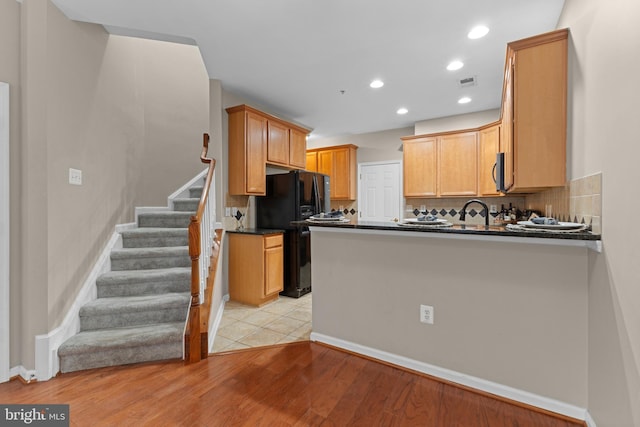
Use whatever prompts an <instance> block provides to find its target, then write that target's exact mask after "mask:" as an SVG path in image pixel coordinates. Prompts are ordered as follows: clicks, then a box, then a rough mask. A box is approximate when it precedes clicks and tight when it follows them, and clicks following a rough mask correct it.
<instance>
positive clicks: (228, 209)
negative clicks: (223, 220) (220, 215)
mask: <svg viewBox="0 0 640 427" xmlns="http://www.w3.org/2000/svg"><path fill="white" fill-rule="evenodd" d="M224 216H231V208H224Z"/></svg>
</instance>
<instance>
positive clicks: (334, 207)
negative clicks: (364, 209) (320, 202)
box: [331, 200, 358, 218]
mask: <svg viewBox="0 0 640 427" xmlns="http://www.w3.org/2000/svg"><path fill="white" fill-rule="evenodd" d="M334 211H341V212H342V213H343V214H344V216H345V217H347V218H352V217H353V218H355V217H357V216H358V202H357V201H355V200H353V201H351V200H332V201H331V212H334Z"/></svg>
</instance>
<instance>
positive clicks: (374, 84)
mask: <svg viewBox="0 0 640 427" xmlns="http://www.w3.org/2000/svg"><path fill="white" fill-rule="evenodd" d="M369 86H371V87H372V88H374V89H378V88H381V87H382V86H384V82H383V81H382V80H374V81H372V82H371V83H370V84H369Z"/></svg>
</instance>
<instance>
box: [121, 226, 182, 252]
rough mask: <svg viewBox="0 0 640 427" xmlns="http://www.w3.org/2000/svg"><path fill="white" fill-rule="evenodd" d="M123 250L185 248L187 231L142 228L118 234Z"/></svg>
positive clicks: (180, 229)
mask: <svg viewBox="0 0 640 427" xmlns="http://www.w3.org/2000/svg"><path fill="white" fill-rule="evenodd" d="M120 234H121V235H122V244H123V246H124V247H125V248H144V247H167V246H187V245H188V244H189V229H188V228H182V227H179V228H178V227H162V228H161V227H142V228H135V229H132V230H126V231H123V232H121V233H120Z"/></svg>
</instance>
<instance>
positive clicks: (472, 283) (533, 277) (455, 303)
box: [311, 228, 588, 408]
mask: <svg viewBox="0 0 640 427" xmlns="http://www.w3.org/2000/svg"><path fill="white" fill-rule="evenodd" d="M333 230H334V231H335V229H333ZM361 231H364V230H361ZM396 234H398V235H389V234H385V233H384V232H382V233H371V234H369V233H367V232H366V231H365V232H363V233H347V232H345V230H340V231H337V232H331V229H329V230H326V229H323V228H315V229H313V230H312V239H311V251H312V253H313V254H314V260H313V262H314V264H313V269H312V282H313V284H314V288H313V292H314V297H313V332H314V333H318V334H323V335H327V336H330V337H333V338H337V339H341V340H345V341H348V342H351V343H355V344H358V345H362V346H367V347H370V348H374V349H377V350H379V351H384V352H388V353H391V354H394V355H398V356H402V357H406V358H409V359H412V360H415V361H419V362H422V363H427V364H430V365H435V366H437V367H439V368H444V369H449V370H452V371H455V372H458V373H461V374H464V375H471V376H474V377H476V378H481V379H484V380H488V381H492V382H494V383H498V384H501V385H504V386H509V387H513V388H515V389H518V390H522V391H526V392H529V393H534V394H537V395H539V396H543V397H546V398H551V399H555V400H558V401H561V402H564V403H568V404H571V405H575V406H577V407H580V408H586V406H587V324H586V318H587V304H588V301H587V294H588V285H587V275H588V264H587V260H588V254H587V249H585V248H574V247H559V246H548V245H535V244H531V243H507V242H489V241H477V240H472V239H470V238H466V239H448V238H438V237H430V233H417V232H403V233H399V232H396ZM405 236H406V237H405ZM523 240H526V239H523ZM420 304H427V305H431V306H433V307H434V313H435V322H434V324H433V325H425V324H422V323H420V321H419V311H420Z"/></svg>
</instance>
